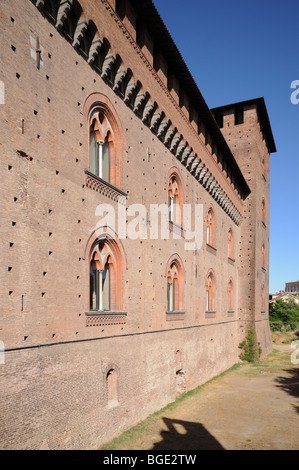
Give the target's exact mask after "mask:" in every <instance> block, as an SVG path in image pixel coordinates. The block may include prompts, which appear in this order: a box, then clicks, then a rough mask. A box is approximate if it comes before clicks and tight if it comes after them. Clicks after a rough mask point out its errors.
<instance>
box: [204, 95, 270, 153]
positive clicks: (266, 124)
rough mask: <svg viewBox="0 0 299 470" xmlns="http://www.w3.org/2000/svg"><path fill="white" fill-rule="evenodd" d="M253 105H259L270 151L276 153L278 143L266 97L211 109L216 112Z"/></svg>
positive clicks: (259, 113) (258, 108) (259, 112)
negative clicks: (275, 138) (275, 139)
mask: <svg viewBox="0 0 299 470" xmlns="http://www.w3.org/2000/svg"><path fill="white" fill-rule="evenodd" d="M252 105H257V111H258V115H259V118H260V123H261V126H262V129H263V131H264V134H265V138H266V141H267V145H268V148H269V152H270V153H275V152H276V145H275V141H274V137H273V133H272V129H271V124H270V119H269V115H268V111H267V108H266V104H265V99H264V98H263V97H260V98H253V99H251V100H246V101H239V102H238V103H232V104H227V105H225V106H219V107H217V108H212V109H211V111H212V112H216V111H220V110H222V111H224V110H227V109H233V108H236V107H238V106H252Z"/></svg>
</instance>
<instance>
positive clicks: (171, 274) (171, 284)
mask: <svg viewBox="0 0 299 470" xmlns="http://www.w3.org/2000/svg"><path fill="white" fill-rule="evenodd" d="M182 309H183V268H182V264H181V261H180V260H179V258H178V257H172V258H171V260H170V261H169V262H168V265H167V311H168V312H174V311H182Z"/></svg>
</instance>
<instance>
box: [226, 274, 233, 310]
mask: <svg viewBox="0 0 299 470" xmlns="http://www.w3.org/2000/svg"><path fill="white" fill-rule="evenodd" d="M227 293H228V311H229V312H233V310H234V286H233V281H232V280H231V279H230V281H229V283H228V289H227Z"/></svg>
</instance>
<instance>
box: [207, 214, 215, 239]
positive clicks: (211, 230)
mask: <svg viewBox="0 0 299 470" xmlns="http://www.w3.org/2000/svg"><path fill="white" fill-rule="evenodd" d="M207 244H208V245H211V246H215V215H214V211H213V209H212V208H210V209H209V211H208V215H207Z"/></svg>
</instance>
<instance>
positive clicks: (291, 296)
mask: <svg viewBox="0 0 299 470" xmlns="http://www.w3.org/2000/svg"><path fill="white" fill-rule="evenodd" d="M279 299H281V300H283V301H284V302H287V301H288V300H290V299H294V301H295V303H296V304H299V297H298V296H297V295H296V294H295V293H289V292H282V291H280V293H279V294H270V295H269V304H272V303H275V302H276V301H277V300H279Z"/></svg>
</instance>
